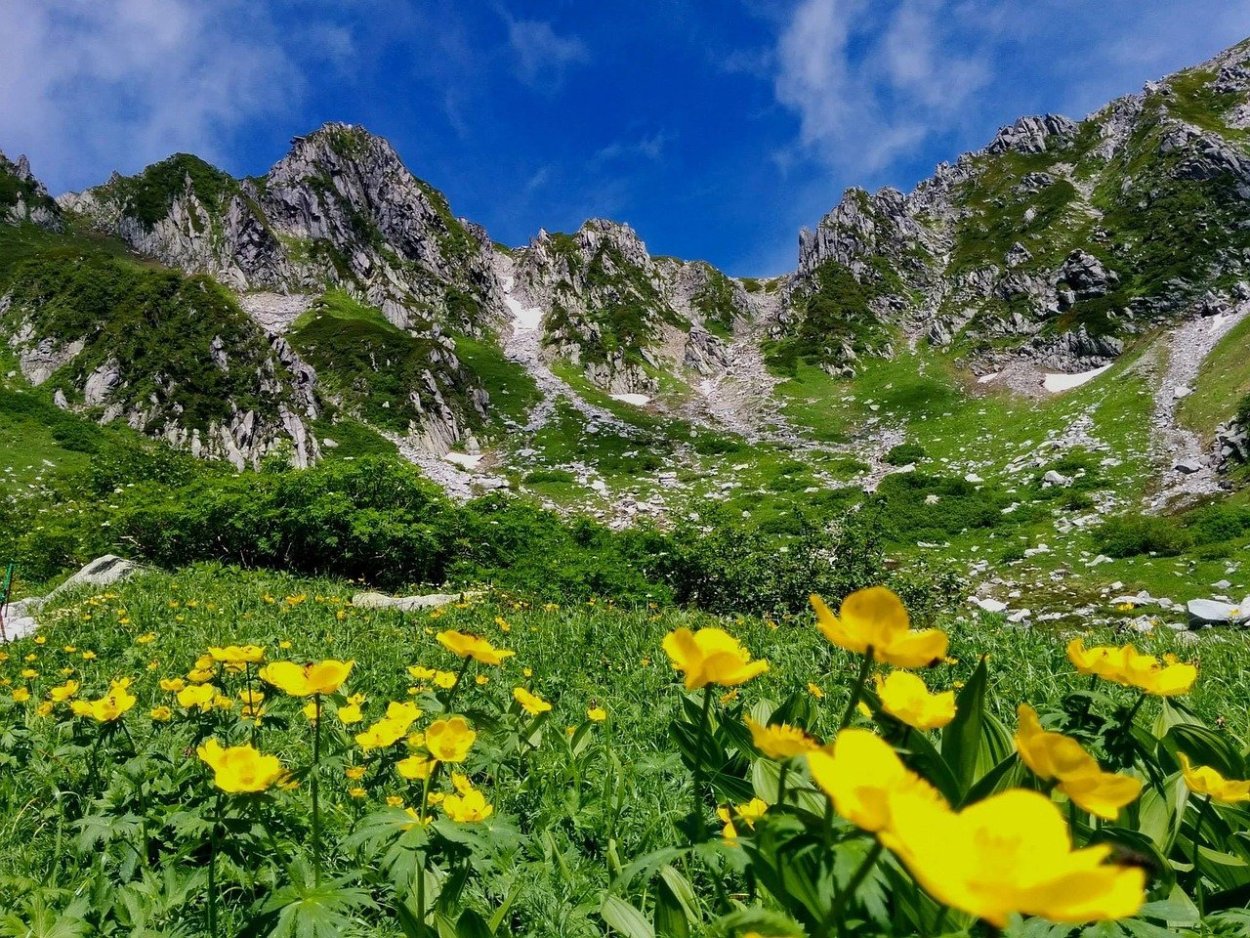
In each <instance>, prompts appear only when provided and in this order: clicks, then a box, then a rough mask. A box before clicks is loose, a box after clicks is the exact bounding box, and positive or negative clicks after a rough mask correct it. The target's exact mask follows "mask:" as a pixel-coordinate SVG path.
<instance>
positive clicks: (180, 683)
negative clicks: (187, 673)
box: [161, 677, 187, 694]
mask: <svg viewBox="0 0 1250 938" xmlns="http://www.w3.org/2000/svg"><path fill="white" fill-rule="evenodd" d="M186 686H187V682H186V681H184V680H183V679H182V678H180V677H163V678H161V690H164V691H169V692H170V693H171V694H176V693H178V691H180V690H182V689H183V688H184V687H186Z"/></svg>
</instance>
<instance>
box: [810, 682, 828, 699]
mask: <svg viewBox="0 0 1250 938" xmlns="http://www.w3.org/2000/svg"><path fill="white" fill-rule="evenodd" d="M807 692H808V693H809V694H811V695H812V696H813V697H815V698H816V699H817V700H820V699H821V698H822V697H824V696H825V692H824V691H823V690H821V689H820V685H819V684H814V683H812V682H811V681H808V682H807Z"/></svg>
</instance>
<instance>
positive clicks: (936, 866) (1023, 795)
mask: <svg viewBox="0 0 1250 938" xmlns="http://www.w3.org/2000/svg"><path fill="white" fill-rule="evenodd" d="M889 813H890V826H889V829H888V830H884V831H882V833H881V842H882V843H884V844H885V845H886V846H887V847H889V848H890V850H892V851H893V852H894V853H895V855H896V856H898V858H899V859H900V860H901V861H902V862H903V864H904V865H905V866H906V867H907V869H908V870H909V871H910V872H911V874H912V876H914V877H915V878H916V881H917V882H919V883H920V884H921V885H922V886H923V887H924V888H925V889H926V890H927V891H928V892H929V893H930V894H931V895H932V896H933V897H934V898H936V899H937V900H938V901H939V902H941V903H943V904H945V905H949V906H952V907H954V908H956V909H959V910H961V911H963V912H967V913H969V914H970V915H975V916H977V917H978V918H982V919H985V920H986V921H987V922H989V923H990V924H992V925H994V926H996V927H998V928H1002V927H1004V926H1005V925H1006V924H1007V920H1008V918H1009V917H1010V916H1011V915H1012V914H1013V913H1019V914H1021V915H1038V916H1041V917H1042V918H1047V919H1050V920H1051V921H1054V922H1063V923H1072V924H1077V923H1082V922H1094V921H1108V920H1113V919H1118V918H1127V917H1129V916H1131V915H1135V914H1136V913H1137V911H1138V910H1139V909H1140V908H1141V906H1142V903H1143V902H1144V901H1145V884H1146V874H1145V871H1144V870H1142V869H1140V868H1138V867H1122V866H1115V865H1109V864H1107V863H1105V862H1104V861H1105V860H1107V859H1108V857H1110V856H1111V853H1112V848H1111V847H1110V846H1109V845H1106V844H1102V845H1099V846H1096V847H1088V848H1086V849H1083V850H1073V849H1072V840H1071V837H1070V835H1069V833H1068V827H1067V824H1066V823H1064V819H1063V815H1062V814H1061V813H1060V811H1059V808H1058V807H1057V806H1056V805H1055V803H1054V802H1052V801H1051V800H1050V799H1049V798H1047V797H1046V796H1045V795H1042V794H1040V793H1039V792H1035V791H1025V790H1022V789H1013V790H1010V791H1005V792H1002V793H1001V794H998V795H994V796H992V797H990V798H987V799H985V800H984V801H979V802H977V803H975V804H973V805H971V806H970V807H968V808H965V809H964V810H963V811H960V812H958V813H956V812H953V811H951V810H950V809H949V808H948V807H947V806H946V805H944V804H942V803H940V802H935V801H934V800H932V799H929V798H917V797H914V796H911V795H907V794H900V795H895V796H893V797H891V798H890V807H889Z"/></svg>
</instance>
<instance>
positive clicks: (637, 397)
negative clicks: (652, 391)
mask: <svg viewBox="0 0 1250 938" xmlns="http://www.w3.org/2000/svg"><path fill="white" fill-rule="evenodd" d="M612 400H614V401H621V402H622V403H625V404H633V405H634V406H635V407H646V406H647V405H648V404H650V403H651V398H649V397H647V395H645V394H613V395H612Z"/></svg>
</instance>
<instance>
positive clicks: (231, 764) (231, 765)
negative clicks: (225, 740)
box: [195, 739, 286, 795]
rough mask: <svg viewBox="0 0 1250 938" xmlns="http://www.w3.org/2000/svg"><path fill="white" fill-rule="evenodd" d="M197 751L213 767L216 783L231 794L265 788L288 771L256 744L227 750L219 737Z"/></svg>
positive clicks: (208, 741)
mask: <svg viewBox="0 0 1250 938" xmlns="http://www.w3.org/2000/svg"><path fill="white" fill-rule="evenodd" d="M195 753H196V755H198V756H199V757H200V759H201V761H203V762H204V763H205V764H206V765H208V767H209V768H211V769H212V770H213V784H214V785H216V786H217V787H218V788H220V789H221V790H222V791H224V792H229V793H230V794H236V795H238V794H253V793H256V792H261V791H265V790H266V789H268V788H270V787H271V786H273V785H274V784H275V783H277V782H278V781H280V780H281V779H282V777H283V775H285V774H286V773H285V771H284V770H283V768H282V763H281V762H279V761H278V757H277V756H267V755H262V754H261V753H260V752H259V751H257V750H256V749H255V748H253V747H252V746H231V747H230V748H228V749H223V748H222V746H221V743H219V742H217V740H215V739H208V740H205V742H204V744H203V745H202V746H200V747H199V748H198V749H196V750H195Z"/></svg>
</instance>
